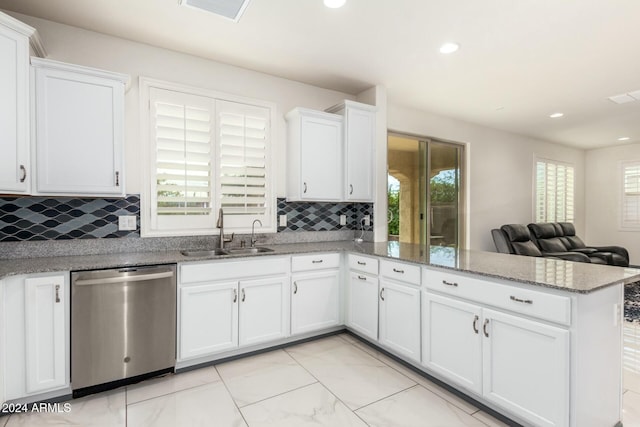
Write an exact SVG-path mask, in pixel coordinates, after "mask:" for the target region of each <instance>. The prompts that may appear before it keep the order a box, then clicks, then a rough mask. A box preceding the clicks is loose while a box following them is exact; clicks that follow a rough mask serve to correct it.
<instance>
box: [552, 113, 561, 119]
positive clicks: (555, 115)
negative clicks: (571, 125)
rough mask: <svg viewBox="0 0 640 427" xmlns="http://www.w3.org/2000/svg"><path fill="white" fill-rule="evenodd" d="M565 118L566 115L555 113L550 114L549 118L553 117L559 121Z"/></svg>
mask: <svg viewBox="0 0 640 427" xmlns="http://www.w3.org/2000/svg"><path fill="white" fill-rule="evenodd" d="M562 116H564V113H553V114H549V117H551V118H552V119H559V118H560V117H562Z"/></svg>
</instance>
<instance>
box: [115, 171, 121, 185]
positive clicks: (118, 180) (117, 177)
mask: <svg viewBox="0 0 640 427" xmlns="http://www.w3.org/2000/svg"><path fill="white" fill-rule="evenodd" d="M116 187H120V172H118V171H116Z"/></svg>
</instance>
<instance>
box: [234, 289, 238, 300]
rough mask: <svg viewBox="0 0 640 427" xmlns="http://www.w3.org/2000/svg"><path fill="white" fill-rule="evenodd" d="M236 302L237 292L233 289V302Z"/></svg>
mask: <svg viewBox="0 0 640 427" xmlns="http://www.w3.org/2000/svg"><path fill="white" fill-rule="evenodd" d="M237 301H238V290H237V289H234V290H233V302H237Z"/></svg>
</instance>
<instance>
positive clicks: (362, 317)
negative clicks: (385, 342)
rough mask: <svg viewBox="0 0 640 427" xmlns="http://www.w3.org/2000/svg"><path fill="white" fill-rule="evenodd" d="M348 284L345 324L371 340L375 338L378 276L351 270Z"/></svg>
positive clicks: (376, 329)
mask: <svg viewBox="0 0 640 427" xmlns="http://www.w3.org/2000/svg"><path fill="white" fill-rule="evenodd" d="M348 286H349V289H348V290H347V292H348V297H347V299H348V303H347V304H348V309H347V326H349V327H350V328H352V329H354V330H355V331H356V332H359V333H360V334H362V335H364V336H366V337H368V338H371V339H372V340H377V339H378V278H377V277H373V276H371V275H368V274H364V273H360V272H357V271H351V272H350V273H349V282H348Z"/></svg>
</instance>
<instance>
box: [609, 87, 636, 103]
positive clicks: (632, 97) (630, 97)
mask: <svg viewBox="0 0 640 427" xmlns="http://www.w3.org/2000/svg"><path fill="white" fill-rule="evenodd" d="M638 100H640V90H634V91H633V92H627V93H621V94H620V95H613V96H610V97H609V101H611V102H615V103H616V104H626V103H627V102H633V101H638Z"/></svg>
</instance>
